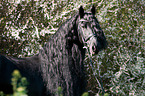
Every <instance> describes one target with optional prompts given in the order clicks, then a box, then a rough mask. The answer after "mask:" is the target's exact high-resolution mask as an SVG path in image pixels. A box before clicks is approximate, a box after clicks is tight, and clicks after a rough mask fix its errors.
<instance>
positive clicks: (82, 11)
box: [79, 6, 84, 18]
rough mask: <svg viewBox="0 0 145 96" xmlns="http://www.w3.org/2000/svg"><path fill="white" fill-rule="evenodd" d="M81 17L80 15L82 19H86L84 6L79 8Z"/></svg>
mask: <svg viewBox="0 0 145 96" xmlns="http://www.w3.org/2000/svg"><path fill="white" fill-rule="evenodd" d="M79 15H80V18H83V17H84V9H83V7H82V6H81V7H80V8H79Z"/></svg>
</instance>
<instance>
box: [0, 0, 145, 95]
mask: <svg viewBox="0 0 145 96" xmlns="http://www.w3.org/2000/svg"><path fill="white" fill-rule="evenodd" d="M13 1H15V2H7V1H4V0H2V1H1V3H0V13H1V14H0V23H1V24H0V40H1V41H0V45H1V46H0V53H3V54H7V55H13V56H19V57H23V56H31V55H33V54H35V53H37V52H38V49H40V48H41V45H43V44H44V43H45V42H46V41H47V39H48V38H49V36H50V35H52V34H53V33H55V31H56V30H57V28H58V27H59V26H60V24H62V23H63V22H64V21H65V20H67V19H68V18H70V17H71V16H72V15H73V14H75V12H76V11H77V10H78V8H79V6H80V5H83V6H84V8H85V9H86V10H87V11H88V10H90V7H91V6H92V5H93V4H94V5H95V6H96V7H97V13H96V17H97V18H98V20H99V22H100V25H101V27H102V29H103V30H104V33H105V36H106V38H107V41H108V48H107V49H106V50H104V51H102V52H100V53H99V54H98V55H96V56H93V57H92V60H93V64H94V67H95V69H96V70H95V73H96V76H97V77H98V79H99V78H100V77H101V78H102V81H103V85H104V88H105V91H106V92H107V93H109V94H110V95H123V96H124V95H127V96H128V95H129V96H134V95H137V96H143V95H145V91H144V90H145V76H144V74H145V63H144V62H145V18H144V17H145V16H144V15H145V11H144V9H145V8H144V1H143V0H90V1H88V0H81V1H76V0H67V1H64V0H62V1H61V0H47V1H45V0H40V1H39V0H22V1H21V0H13ZM85 65H86V69H87V73H88V89H89V92H90V93H95V94H99V93H101V89H100V87H99V86H98V84H97V82H96V80H95V78H94V76H93V75H92V71H91V67H90V65H89V58H88V57H87V56H86V60H85ZM99 81H101V80H100V79H99Z"/></svg>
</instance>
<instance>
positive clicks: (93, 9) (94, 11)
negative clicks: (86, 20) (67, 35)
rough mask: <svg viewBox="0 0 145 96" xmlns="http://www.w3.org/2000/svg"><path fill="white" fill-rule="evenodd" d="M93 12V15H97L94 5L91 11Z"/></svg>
mask: <svg viewBox="0 0 145 96" xmlns="http://www.w3.org/2000/svg"><path fill="white" fill-rule="evenodd" d="M91 12H92V14H94V15H95V13H96V9H95V6H94V5H93V7H92V9H91Z"/></svg>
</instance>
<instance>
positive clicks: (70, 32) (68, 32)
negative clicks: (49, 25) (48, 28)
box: [0, 6, 107, 96]
mask: <svg viewBox="0 0 145 96" xmlns="http://www.w3.org/2000/svg"><path fill="white" fill-rule="evenodd" d="M106 46H107V41H106V38H105V36H104V33H103V31H102V29H101V27H100V25H99V22H98V20H97V18H96V17H95V7H94V6H93V7H92V8H91V12H85V11H84V9H83V7H82V6H81V7H80V8H79V12H78V13H77V14H75V15H74V16H73V17H71V18H70V19H69V20H67V21H66V22H65V23H63V24H62V25H61V26H60V27H59V29H58V30H57V32H56V33H55V34H54V35H53V36H51V37H50V38H49V40H48V42H47V43H46V44H45V45H44V47H43V48H42V49H40V51H39V54H37V55H35V56H32V57H27V58H14V57H8V56H3V55H0V90H2V91H4V92H5V93H10V92H12V86H11V73H12V72H13V71H14V70H15V69H18V70H19V71H20V73H21V74H22V76H24V77H26V78H27V80H28V82H29V85H28V86H27V89H28V95H29V96H57V95H58V94H57V90H58V87H61V88H62V94H63V96H81V95H82V94H83V92H85V91H87V90H86V84H87V80H86V78H85V77H86V74H85V72H84V65H83V60H84V58H85V52H86V48H87V49H88V50H89V53H90V55H94V54H97V53H98V52H99V51H101V50H102V49H105V48H106ZM84 47H85V48H84Z"/></svg>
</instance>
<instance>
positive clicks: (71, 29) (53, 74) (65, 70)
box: [39, 14, 85, 96]
mask: <svg viewBox="0 0 145 96" xmlns="http://www.w3.org/2000/svg"><path fill="white" fill-rule="evenodd" d="M77 18H78V14H77V15H75V16H73V17H72V18H71V19H69V20H68V21H66V22H65V23H64V24H63V25H62V26H61V27H60V28H59V29H58V31H57V32H56V34H54V35H53V36H52V37H51V38H50V39H49V41H48V42H47V44H46V45H45V47H44V48H43V50H41V51H40V54H39V56H40V57H41V60H42V61H41V62H42V65H41V67H42V69H44V70H43V73H42V74H43V79H44V81H45V82H47V85H46V86H47V88H48V89H47V90H48V91H50V93H55V92H56V91H57V88H58V86H60V87H62V89H63V94H64V96H79V95H81V94H82V92H83V91H84V88H85V82H84V80H85V79H84V76H85V75H84V72H83V64H82V62H83V58H84V56H85V50H84V49H83V48H82V44H81V43H80V41H79V38H78V36H77V35H78V33H77V29H76V21H77ZM56 37H57V38H56ZM43 60H44V61H43Z"/></svg>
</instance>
